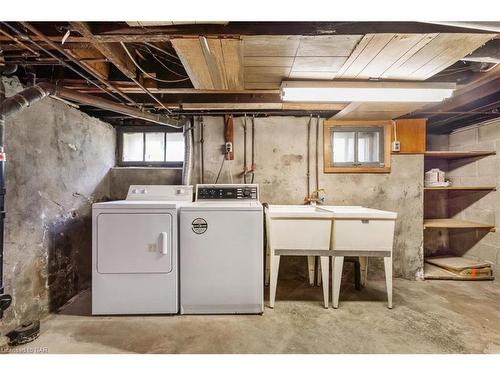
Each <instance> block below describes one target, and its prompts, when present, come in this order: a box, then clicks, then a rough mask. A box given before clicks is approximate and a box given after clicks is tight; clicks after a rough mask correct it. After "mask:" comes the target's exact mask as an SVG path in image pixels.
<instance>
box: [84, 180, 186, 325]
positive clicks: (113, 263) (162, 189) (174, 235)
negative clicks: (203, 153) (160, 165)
mask: <svg viewBox="0 0 500 375" xmlns="http://www.w3.org/2000/svg"><path fill="white" fill-rule="evenodd" d="M192 200H193V188H192V186H177V185H175V186H174V185H173V186H168V185H148V186H145V185H140V186H139V185H132V186H130V188H129V192H128V195H127V199H126V200H122V201H113V202H103V203H96V204H94V205H93V206H92V314H94V315H108V314H176V313H178V312H179V295H178V289H179V286H178V269H179V267H178V209H179V207H181V206H183V205H186V204H191V202H192Z"/></svg>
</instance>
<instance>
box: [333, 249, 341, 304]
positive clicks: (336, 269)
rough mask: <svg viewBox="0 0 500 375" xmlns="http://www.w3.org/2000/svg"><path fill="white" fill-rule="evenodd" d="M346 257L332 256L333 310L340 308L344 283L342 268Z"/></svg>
mask: <svg viewBox="0 0 500 375" xmlns="http://www.w3.org/2000/svg"><path fill="white" fill-rule="evenodd" d="M343 265H344V257H337V256H332V276H333V281H332V304H333V308H335V309H336V308H338V307H339V295H340V283H341V281H342V267H343Z"/></svg>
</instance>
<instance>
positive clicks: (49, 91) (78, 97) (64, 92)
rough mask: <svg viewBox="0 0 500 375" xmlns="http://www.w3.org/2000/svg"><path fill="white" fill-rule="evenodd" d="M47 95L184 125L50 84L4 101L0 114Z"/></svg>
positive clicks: (177, 125) (0, 107)
mask: <svg viewBox="0 0 500 375" xmlns="http://www.w3.org/2000/svg"><path fill="white" fill-rule="evenodd" d="M49 95H55V96H57V97H59V98H62V99H66V100H70V101H74V102H77V103H80V104H86V105H90V106H93V107H96V108H100V109H104V110H107V111H111V112H116V113H120V114H122V115H126V116H130V117H133V118H137V119H141V120H144V121H148V122H152V123H155V124H159V125H164V126H170V127H174V128H182V127H183V126H184V124H185V123H186V119H184V118H179V119H173V118H171V117H168V116H165V115H162V114H154V113H150V112H142V111H140V110H138V109H136V108H131V107H128V106H126V105H123V104H118V103H115V102H112V101H110V100H107V99H103V98H100V97H96V96H93V95H87V94H82V93H80V92H78V91H74V90H70V89H65V88H61V87H57V86H55V85H52V84H50V83H40V84H38V85H35V86H32V87H29V88H27V89H25V90H23V91H21V92H20V93H18V94H16V95H13V96H11V97H9V98H7V99H5V100H4V101H3V103H2V104H1V105H0V114H2V115H3V116H5V117H8V116H10V115H13V114H15V113H17V112H19V111H20V110H22V109H24V108H26V107H29V106H30V105H32V104H33V103H35V102H37V101H39V100H41V99H43V98H45V97H47V96H49Z"/></svg>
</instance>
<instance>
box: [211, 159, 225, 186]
mask: <svg viewBox="0 0 500 375" xmlns="http://www.w3.org/2000/svg"><path fill="white" fill-rule="evenodd" d="M225 160H226V154H224V155H223V156H222V163H221V165H220V168H219V172H218V173H217V178H216V179H215V182H214V184H216V183H217V182H219V177H220V173H221V172H222V168H223V167H224V161H225Z"/></svg>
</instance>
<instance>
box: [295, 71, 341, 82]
mask: <svg viewBox="0 0 500 375" xmlns="http://www.w3.org/2000/svg"><path fill="white" fill-rule="evenodd" d="M336 76H337V72H320V71H318V72H295V71H291V72H290V76H289V78H291V79H303V80H316V79H317V80H332V79H334V78H335V77H336Z"/></svg>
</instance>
